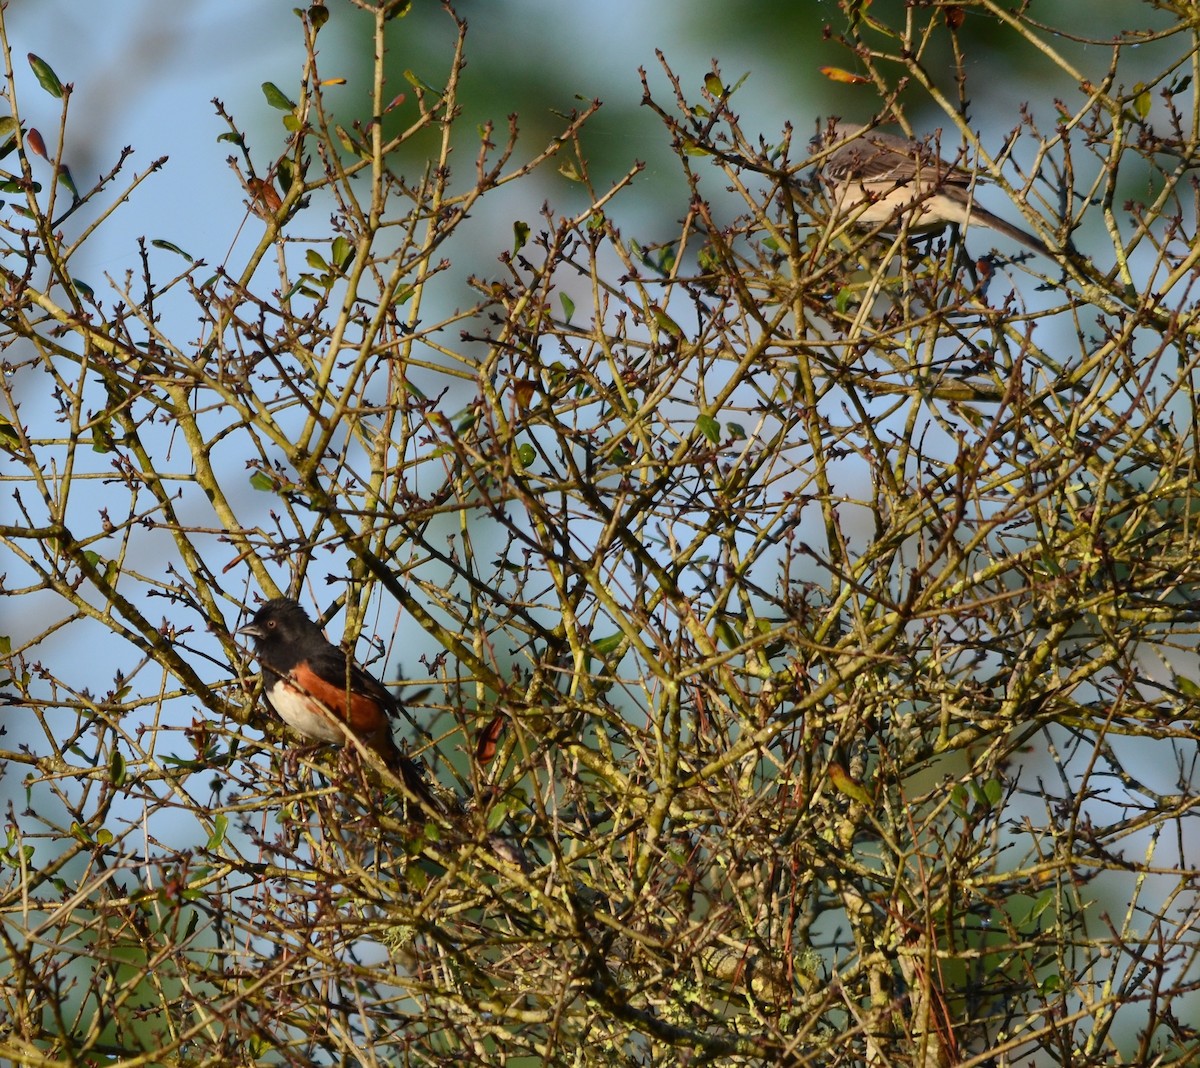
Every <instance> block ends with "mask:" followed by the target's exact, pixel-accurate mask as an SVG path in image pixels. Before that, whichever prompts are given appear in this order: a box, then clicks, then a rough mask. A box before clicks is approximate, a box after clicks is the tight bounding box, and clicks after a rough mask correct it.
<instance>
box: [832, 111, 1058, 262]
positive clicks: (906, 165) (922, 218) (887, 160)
mask: <svg viewBox="0 0 1200 1068" xmlns="http://www.w3.org/2000/svg"><path fill="white" fill-rule="evenodd" d="M843 141H844V142H846V143H845V144H843V145H842V147H841V148H838V149H835V150H834V152H833V154H832V155H830V156H829V157H828V158H827V159H826V160H825V161H824V164H823V166H822V170H821V174H822V177H823V179H824V181H825V183H826V185H827V186H828V188H829V191H830V196H831V198H832V200H833V204H834V209H835V211H836V212H837V215H838V216H839V217H845V218H848V219H849V220H850V221H852V222H853V223H855V224H856V225H859V226H881V225H884V224H887V223H893V224H895V226H899V224H900V222H901V220H903V221H904V222H905V223H906V224H907V228H908V230H909V231H910V232H912V233H928V232H930V231H935V230H941V229H944V228H945V227H946V226H949V225H950V224H951V223H954V224H955V225H958V226H968V225H971V224H974V225H976V226H987V227H990V228H991V229H993V230H995V231H996V232H997V233H1001V234H1004V235H1005V236H1006V237H1010V238H1012V239H1013V240H1014V241H1018V242H1020V243H1021V244H1022V245H1024V246H1025V247H1026V248H1028V249H1032V250H1033V251H1034V252H1039V253H1041V254H1042V255H1044V256H1052V255H1053V253H1052V252H1051V251H1050V248H1049V246H1047V245H1046V243H1045V242H1044V241H1042V240H1041V239H1040V238H1037V237H1035V236H1034V235H1033V234H1028V233H1026V232H1025V231H1024V230H1022V229H1020V228H1019V227H1016V226H1013V225H1012V223H1008V222H1005V221H1004V220H1003V219H1001V218H1000V217H999V216H997V215H993V214H992V213H991V212H990V211H988V210H987V209H985V208H982V207H980V206H979V205H978V204H977V203H976V202H975V199H974V187H975V184H976V182H977V181H978V180H979V178H978V176H977V175H976V174H975V173H974V172H972V171H969V170H967V169H966V168H964V167H960V166H957V165H956V164H953V163H949V162H947V161H946V160H944V159H942V158H941V157H940V156H939V155H938V154H937V153H936V152H934V151H933V149H931V148H930V146H929V145H928V144H924V143H922V142H919V141H909V140H908V139H907V138H903V137H896V136H895V135H894V134H888V133H881V132H880V131H879V130H874V129H868V128H867V127H865V126H860V125H858V124H857V123H851V122H838V123H836V124H835V125H834V126H833V128H832V129H830V128H826V129H824V130H822V132H821V135H820V136H819V137H818V138H816V139H815V141H814V147H816V148H818V149H819V148H824V147H827V146H830V145H836V144H839V143H841V142H843Z"/></svg>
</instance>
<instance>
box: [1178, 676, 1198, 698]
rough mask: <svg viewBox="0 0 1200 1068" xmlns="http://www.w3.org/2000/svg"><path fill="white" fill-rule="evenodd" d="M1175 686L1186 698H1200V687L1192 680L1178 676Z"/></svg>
mask: <svg viewBox="0 0 1200 1068" xmlns="http://www.w3.org/2000/svg"><path fill="white" fill-rule="evenodd" d="M1175 685H1176V686H1178V687H1179V692H1180V693H1181V694H1183V696H1184V697H1189V698H1191V699H1192V700H1195V699H1196V698H1200V685H1197V684H1196V683H1194V682H1193V681H1192V680H1191V679H1189V678H1185V677H1184V676H1183V675H1176V676H1175Z"/></svg>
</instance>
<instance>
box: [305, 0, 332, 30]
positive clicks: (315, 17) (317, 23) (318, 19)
mask: <svg viewBox="0 0 1200 1068" xmlns="http://www.w3.org/2000/svg"><path fill="white" fill-rule="evenodd" d="M308 21H309V22H311V23H312V28H313V33H320V32H321V27H322V26H324V25H325V23H327V22H328V21H329V8H327V7H326V6H325V5H324V4H313V6H312V7H310V8H309V9H308Z"/></svg>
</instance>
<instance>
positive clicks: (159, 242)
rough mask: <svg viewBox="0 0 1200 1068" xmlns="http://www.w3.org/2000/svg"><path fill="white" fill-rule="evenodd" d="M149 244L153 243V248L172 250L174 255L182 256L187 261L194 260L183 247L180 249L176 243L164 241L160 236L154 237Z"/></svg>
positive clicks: (192, 261)
mask: <svg viewBox="0 0 1200 1068" xmlns="http://www.w3.org/2000/svg"><path fill="white" fill-rule="evenodd" d="M150 244H151V245H153V246H154V247H155V248H161V249H164V250H165V251H167V252H174V253H175V255H177V256H182V257H183V258H184V259H185V260H187V261H188V263H195V262H196V261H195V260H194V259H193V258H192V257H191V256H189V255H188V254H187V253H186V252H184V251H183V249H181V248H180V247H179V246H178V245H173V244H171V242H170V241H164V240H163V239H162V238H161V237H156V238H155V239H154V240H153V241H151V242H150Z"/></svg>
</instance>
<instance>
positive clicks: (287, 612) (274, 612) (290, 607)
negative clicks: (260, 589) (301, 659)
mask: <svg viewBox="0 0 1200 1068" xmlns="http://www.w3.org/2000/svg"><path fill="white" fill-rule="evenodd" d="M238 633H239V634H246V635H249V636H250V637H251V638H253V639H254V644H255V645H257V646H258V647H259V648H262V646H263V645H265V644H269V643H272V642H274V641H285V642H288V641H293V640H295V639H297V638H304V637H311V636H313V635H316V637H317V638H319V639H321V640H322V641H324V637H323V635H322V634H321V628H320V627H318V626H317V625H316V624H315V623H314V622H313V621H312V620H311V619H309V618H308V615H307V614H306V613H305V611H304V609H303V608H301V607H300V606H299V605H298V604H297V603H296V602H295V601H293V600H290V599H289V598H287V597H276V598H275V599H274V600H273V601H268V602H267V603H266V604H264V605H263V606H262V607H261V608H260V609H259V610H258V611H257V612H255V613H254V618H253V619H252V620H251V621H250V622H249V623H247V624H246V625H245V626H244V627H242V628H241V629H240V630H239V631H238Z"/></svg>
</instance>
